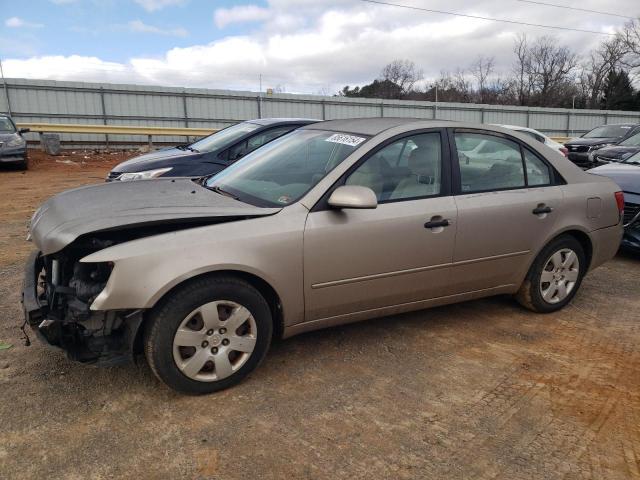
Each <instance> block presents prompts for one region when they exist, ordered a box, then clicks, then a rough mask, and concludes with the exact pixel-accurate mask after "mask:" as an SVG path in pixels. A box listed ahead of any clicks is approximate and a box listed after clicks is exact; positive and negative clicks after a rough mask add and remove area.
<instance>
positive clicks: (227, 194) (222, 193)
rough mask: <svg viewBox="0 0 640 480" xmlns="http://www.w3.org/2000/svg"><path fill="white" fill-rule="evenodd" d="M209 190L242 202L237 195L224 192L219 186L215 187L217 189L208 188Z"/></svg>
mask: <svg viewBox="0 0 640 480" xmlns="http://www.w3.org/2000/svg"><path fill="white" fill-rule="evenodd" d="M208 188H209V190H212V191H214V192H216V193H219V194H220V195H224V196H225V197H230V198H233V199H234V200H240V199H239V198H238V197H237V196H236V195H234V194H233V193H231V192H227V191H226V190H223V189H222V188H220V187H219V186H217V185H216V186H215V187H208Z"/></svg>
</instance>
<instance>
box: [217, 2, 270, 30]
mask: <svg viewBox="0 0 640 480" xmlns="http://www.w3.org/2000/svg"><path fill="white" fill-rule="evenodd" d="M270 16H271V13H270V11H269V9H267V8H262V7H258V6H256V5H241V6H238V7H232V8H218V9H217V10H216V11H215V12H214V15H213V19H214V22H215V24H216V26H217V27H218V28H224V27H226V26H227V25H229V24H232V23H246V22H258V21H262V20H266V19H267V18H269V17H270Z"/></svg>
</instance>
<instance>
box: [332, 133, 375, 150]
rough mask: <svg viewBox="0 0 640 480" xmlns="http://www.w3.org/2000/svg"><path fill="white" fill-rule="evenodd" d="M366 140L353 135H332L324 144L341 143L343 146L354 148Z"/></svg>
mask: <svg viewBox="0 0 640 480" xmlns="http://www.w3.org/2000/svg"><path fill="white" fill-rule="evenodd" d="M365 140H366V138H362V137H356V136H355V135H345V134H344V133H334V134H333V135H331V136H330V137H329V138H327V139H326V140H325V142H333V143H342V144H343V145H349V146H351V147H355V146H356V145H360V144H361V143H362V142H364V141H365Z"/></svg>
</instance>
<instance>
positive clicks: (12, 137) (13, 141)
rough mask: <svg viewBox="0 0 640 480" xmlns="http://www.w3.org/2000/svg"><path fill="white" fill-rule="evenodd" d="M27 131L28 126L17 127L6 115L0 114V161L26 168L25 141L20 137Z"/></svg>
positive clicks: (27, 164)
mask: <svg viewBox="0 0 640 480" xmlns="http://www.w3.org/2000/svg"><path fill="white" fill-rule="evenodd" d="M28 131H29V129H28V128H21V129H18V128H17V127H16V124H15V123H14V122H13V119H12V118H11V117H9V116H8V115H0V163H4V164H12V165H16V166H17V167H19V168H22V169H25V170H26V169H27V168H28V166H29V163H28V157H27V141H26V140H25V139H24V138H23V137H22V134H24V133H27V132H28Z"/></svg>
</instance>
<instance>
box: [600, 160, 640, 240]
mask: <svg viewBox="0 0 640 480" xmlns="http://www.w3.org/2000/svg"><path fill="white" fill-rule="evenodd" d="M589 173H595V174H596V175H603V176H605V177H609V178H610V179H611V180H613V181H614V182H616V183H617V184H618V185H619V186H620V188H621V189H622V191H623V192H624V215H623V223H624V236H623V237H622V246H623V247H626V248H630V249H633V250H635V251H637V252H640V152H639V153H636V154H635V155H633V156H631V157H628V158H626V159H625V160H622V161H621V162H618V163H610V164H608V165H602V166H599V167H596V168H593V169H591V170H589Z"/></svg>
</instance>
